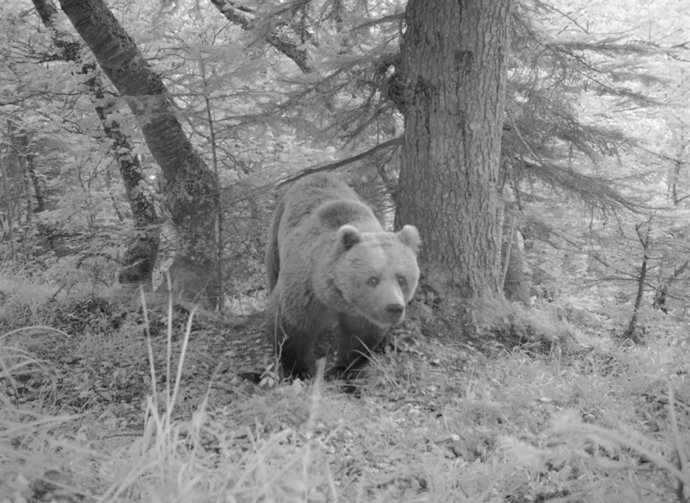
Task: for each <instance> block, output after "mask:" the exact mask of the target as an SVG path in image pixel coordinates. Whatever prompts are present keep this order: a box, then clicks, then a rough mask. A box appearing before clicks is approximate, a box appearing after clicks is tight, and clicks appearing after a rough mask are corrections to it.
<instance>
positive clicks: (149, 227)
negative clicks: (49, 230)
mask: <svg viewBox="0 0 690 503" xmlns="http://www.w3.org/2000/svg"><path fill="white" fill-rule="evenodd" d="M33 4H34V7H35V8H36V11H37V12H38V14H39V16H40V17H41V21H43V24H44V25H45V26H46V28H48V30H49V31H50V35H51V39H52V40H53V43H54V44H55V46H56V47H57V48H58V49H59V50H61V51H62V56H63V58H64V59H65V61H73V62H78V57H79V51H80V49H81V47H82V45H83V44H81V43H80V42H79V41H77V40H75V39H74V37H73V36H72V35H70V34H69V33H66V32H65V31H63V30H61V29H60V28H59V25H58V19H57V14H58V11H57V9H56V8H55V5H54V4H53V2H52V0H33ZM82 71H83V72H84V73H85V74H88V73H91V74H93V76H92V77H91V78H90V79H89V80H88V82H87V85H88V87H89V91H90V93H91V95H92V97H93V98H94V99H95V100H98V103H99V104H98V105H95V109H96V114H97V115H98V118H99V119H100V121H101V126H102V127H103V131H104V133H105V135H106V137H107V138H108V139H109V140H110V141H111V142H112V144H111V147H110V151H111V153H112V154H113V156H114V157H115V160H116V161H117V165H118V167H119V169H120V175H121V176H122V181H123V182H124V186H125V193H126V195H127V200H128V201H129V207H130V209H131V211H132V217H133V218H134V228H135V236H134V237H133V239H132V243H131V244H130V245H129V247H128V248H127V251H126V252H125V256H124V261H123V262H124V268H123V270H122V271H121V272H120V274H119V276H118V279H119V280H120V282H121V283H130V284H141V285H145V286H149V287H150V286H151V280H152V275H153V267H154V265H155V263H156V258H157V255H158V247H159V245H160V225H159V224H160V223H159V220H158V215H157V214H156V208H155V206H154V204H153V200H152V199H151V198H150V197H149V196H148V194H147V191H146V190H145V178H144V173H143V170H142V167H141V163H140V162H139V158H138V157H137V156H136V155H135V154H134V149H133V148H132V142H131V140H130V138H129V137H128V136H127V135H126V134H125V133H124V132H123V131H122V130H121V129H120V125H119V124H118V123H117V121H115V120H114V119H113V113H114V112H115V111H116V110H115V103H114V101H113V100H106V98H105V92H104V89H105V85H104V83H103V80H102V78H101V75H102V74H101V73H100V72H99V70H98V69H97V68H95V65H94V64H89V63H86V62H84V63H83V66H82ZM37 197H38V196H37Z"/></svg>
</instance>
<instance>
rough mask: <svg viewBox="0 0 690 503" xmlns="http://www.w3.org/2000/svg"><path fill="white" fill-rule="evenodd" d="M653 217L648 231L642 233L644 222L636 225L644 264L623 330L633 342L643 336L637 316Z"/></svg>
mask: <svg viewBox="0 0 690 503" xmlns="http://www.w3.org/2000/svg"><path fill="white" fill-rule="evenodd" d="M651 225H652V224H651V219H650V220H648V221H647V231H646V232H645V234H644V236H643V235H642V230H641V229H642V224H637V225H636V226H635V232H637V238H638V239H639V241H640V244H641V245H642V265H641V266H640V275H639V276H638V277H637V294H636V295H635V304H634V305H633V313H632V316H631V317H630V323H628V328H626V329H625V332H623V338H624V339H630V340H631V341H633V342H636V343H637V342H640V341H641V337H640V335H639V334H638V330H637V316H638V313H639V312H640V306H641V305H642V297H643V295H644V285H645V281H646V280H647V262H648V261H649V232H650V230H651Z"/></svg>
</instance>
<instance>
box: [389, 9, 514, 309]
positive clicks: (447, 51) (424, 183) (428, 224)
mask: <svg viewBox="0 0 690 503" xmlns="http://www.w3.org/2000/svg"><path fill="white" fill-rule="evenodd" d="M509 7H510V0H485V1H479V0H459V1H458V0H437V1H436V2H434V5H433V8H432V7H431V6H430V5H429V3H428V2H424V1H422V0H410V1H409V2H408V4H407V9H406V21H407V29H406V31H405V33H404V35H403V41H402V48H401V79H402V84H403V114H404V118H405V137H404V143H403V154H402V164H401V170H400V179H399V187H398V192H397V194H396V204H397V213H396V225H398V226H399V225H402V224H403V223H411V224H414V225H416V226H417V227H418V229H419V231H420V234H421V237H422V243H423V251H422V254H421V257H420V260H421V262H422V268H423V270H425V271H426V276H427V280H428V281H429V282H430V283H432V284H435V285H438V286H439V287H441V286H443V289H444V290H447V289H448V288H450V289H451V290H453V291H454V292H456V293H457V294H459V295H460V297H461V298H464V299H473V298H484V297H488V298H500V291H501V285H500V250H501V224H500V220H499V215H500V194H499V189H498V186H497V183H498V175H499V158H500V141H501V129H502V124H503V109H504V101H505V82H506V63H507V47H508V16H509V10H510V9H509Z"/></svg>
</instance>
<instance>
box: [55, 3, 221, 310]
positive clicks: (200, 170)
mask: <svg viewBox="0 0 690 503" xmlns="http://www.w3.org/2000/svg"><path fill="white" fill-rule="evenodd" d="M60 5H61V6H62V10H63V11H64V12H65V14H67V16H68V17H69V19H70V21H71V22H72V24H73V25H74V27H75V28H76V30H77V32H79V34H80V35H81V37H82V39H83V40H84V42H85V43H86V44H87V45H88V46H89V48H90V49H91V51H92V52H93V53H94V55H95V56H96V59H97V60H98V62H99V64H100V66H101V68H102V69H103V71H104V72H105V74H106V75H107V76H108V78H109V79H110V81H111V82H112V83H113V85H114V86H115V87H116V88H117V90H118V91H119V93H120V94H121V95H122V96H123V97H124V98H125V99H126V100H127V103H128V105H129V107H130V109H131V110H132V112H133V113H134V115H135V117H136V118H137V121H138V123H139V125H140V127H141V130H142V132H143V134H144V138H145V139H146V144H147V146H148V148H149V150H150V151H151V154H152V155H153V157H154V158H155V159H156V161H157V162H158V164H159V165H160V167H161V169H162V171H163V177H164V181H165V189H164V190H165V197H166V202H167V205H168V208H169V211H170V215H171V217H172V221H173V224H174V225H175V229H176V231H177V238H178V243H177V253H176V256H175V259H174V261H173V265H172V267H171V276H172V280H173V289H174V290H175V291H176V292H177V293H179V294H181V295H182V296H183V297H184V298H186V299H188V300H193V301H197V300H205V301H206V303H207V304H209V303H210V304H211V305H216V304H217V302H218V300H219V298H220V294H221V287H220V283H219V282H218V279H217V274H216V268H215V262H216V251H217V242H216V241H217V235H216V217H217V215H218V209H219V208H218V206H219V204H218V184H217V179H216V176H215V175H214V173H213V172H212V171H211V170H210V169H209V168H208V167H207V166H206V164H205V163H204V161H203V159H202V158H201V157H200V156H199V155H198V153H197V152H196V151H195V150H194V147H193V146H192V144H191V142H190V141H189V139H188V138H187V136H186V134H185V132H184V130H183V129H182V125H181V124H180V121H179V120H178V119H177V117H176V116H175V113H174V108H173V104H172V99H171V97H170V96H169V94H168V92H167V90H166V88H165V85H164V84H163V82H162V80H161V79H160V77H159V76H158V75H157V74H156V73H155V72H154V71H153V70H152V68H151V67H150V66H149V64H148V62H147V61H146V60H145V59H144V57H143V56H142V54H141V53H140V52H139V49H138V48H137V47H136V45H135V43H134V41H133V40H132V39H131V38H130V36H129V35H128V34H127V32H126V31H125V30H124V28H123V27H122V26H121V25H120V23H119V22H118V21H117V19H116V18H115V17H114V16H113V14H112V13H111V12H110V10H109V9H108V7H107V5H106V4H105V2H104V1H103V0H60Z"/></svg>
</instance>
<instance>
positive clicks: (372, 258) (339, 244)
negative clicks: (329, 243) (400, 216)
mask: <svg viewBox="0 0 690 503" xmlns="http://www.w3.org/2000/svg"><path fill="white" fill-rule="evenodd" d="M420 244H421V241H420V239H419V232H418V231H417V229H416V227H414V226H412V225H406V226H404V227H403V228H402V230H400V231H399V232H360V231H359V230H358V229H357V228H356V227H354V226H352V225H343V226H342V227H340V228H339V229H338V234H337V241H336V244H335V247H336V249H335V251H334V253H335V260H334V261H333V262H332V266H333V269H332V274H333V275H332V278H333V281H334V283H335V286H336V288H337V289H338V290H339V292H340V294H341V295H342V296H343V298H344V300H345V302H347V304H348V306H342V307H348V308H349V311H352V313H351V314H358V315H360V316H363V317H365V318H366V319H367V320H369V321H371V322H372V323H374V324H376V325H378V326H380V327H382V328H386V327H389V326H391V325H394V324H396V323H398V322H400V321H402V319H403V318H404V317H405V306H406V305H407V303H408V302H409V301H410V300H411V299H412V296H413V295H414V292H415V289H416V288H417V282H418V281H419V266H418V265H417V252H418V251H419V247H420Z"/></svg>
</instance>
